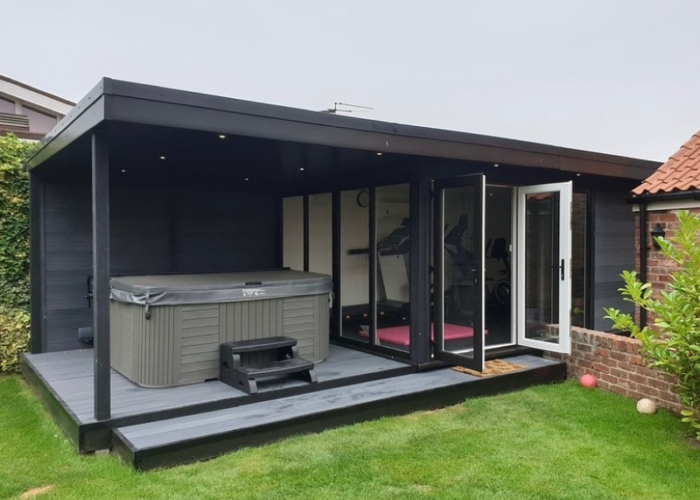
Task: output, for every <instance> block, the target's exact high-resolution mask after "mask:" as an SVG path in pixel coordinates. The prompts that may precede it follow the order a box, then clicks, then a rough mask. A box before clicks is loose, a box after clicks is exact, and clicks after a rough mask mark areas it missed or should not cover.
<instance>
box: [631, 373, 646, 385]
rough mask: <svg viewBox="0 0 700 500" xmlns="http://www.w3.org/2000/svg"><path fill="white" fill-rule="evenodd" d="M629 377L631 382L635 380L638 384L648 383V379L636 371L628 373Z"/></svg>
mask: <svg viewBox="0 0 700 500" xmlns="http://www.w3.org/2000/svg"><path fill="white" fill-rule="evenodd" d="M629 379H630V380H632V381H633V382H637V383H638V384H642V385H649V379H648V378H647V377H645V376H644V375H639V374H638V373H630V374H629Z"/></svg>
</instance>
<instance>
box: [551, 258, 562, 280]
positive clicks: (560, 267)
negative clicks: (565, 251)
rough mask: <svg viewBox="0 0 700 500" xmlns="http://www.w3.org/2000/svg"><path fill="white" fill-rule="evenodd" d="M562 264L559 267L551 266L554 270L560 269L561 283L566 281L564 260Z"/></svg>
mask: <svg viewBox="0 0 700 500" xmlns="http://www.w3.org/2000/svg"><path fill="white" fill-rule="evenodd" d="M560 262H561V263H560V264H559V265H558V266H556V265H554V266H551V268H552V269H559V274H560V276H561V281H564V259H561V261H560Z"/></svg>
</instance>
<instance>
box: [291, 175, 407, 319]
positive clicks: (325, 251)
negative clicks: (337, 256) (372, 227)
mask: <svg viewBox="0 0 700 500" xmlns="http://www.w3.org/2000/svg"><path fill="white" fill-rule="evenodd" d="M360 191H363V190H349V191H342V192H341V212H342V217H341V240H340V241H341V243H340V244H341V250H340V252H341V256H342V261H341V262H342V268H341V272H342V273H343V281H342V284H343V290H342V294H341V296H342V299H343V306H352V305H361V304H367V303H369V281H368V280H369V255H368V254H367V253H366V252H364V253H351V252H350V251H351V250H367V247H368V246H369V243H368V242H369V208H368V207H362V206H360V205H359V204H358V202H357V196H358V194H359V193H360ZM376 208H377V241H381V240H382V239H383V238H385V237H386V236H388V235H389V234H390V233H391V232H392V231H393V230H394V229H396V228H397V227H400V225H401V222H402V221H403V219H404V218H407V217H408V216H409V191H408V189H407V185H396V186H383V187H380V188H377V207H376ZM283 211H284V215H283V220H284V228H283V234H284V247H283V249H284V250H283V262H284V265H285V266H289V267H291V268H293V269H301V266H302V265H303V250H304V249H303V244H304V242H303V234H302V233H303V205H302V200H301V197H293V198H285V200H284V201H283ZM331 214H332V197H331V194H330V193H325V194H318V195H311V196H310V197H309V247H310V248H309V264H310V270H311V271H313V272H319V273H324V274H329V275H330V274H332V246H331V231H332V224H331ZM401 265H402V266H404V267H405V264H404V263H403V261H402V262H401ZM399 293H400V296H401V300H405V301H406V302H408V300H409V298H408V286H407V284H406V286H403V287H402V288H401V290H400V291H399ZM397 300H399V299H397Z"/></svg>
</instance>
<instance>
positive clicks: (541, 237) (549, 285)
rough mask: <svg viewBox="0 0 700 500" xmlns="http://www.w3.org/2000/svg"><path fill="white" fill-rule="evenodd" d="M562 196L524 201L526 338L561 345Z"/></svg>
mask: <svg viewBox="0 0 700 500" xmlns="http://www.w3.org/2000/svg"><path fill="white" fill-rule="evenodd" d="M559 202H560V201H559V193H558V192H551V193H533V194H528V195H527V196H526V201H525V209H526V215H525V231H526V238H525V270H526V274H525V308H526V309H525V324H526V331H525V336H526V338H528V339H534V340H540V341H545V342H552V343H557V342H558V341H559V334H558V329H557V328H554V326H556V325H557V324H558V323H559V307H558V303H559V279H560V273H561V268H560V264H561V261H560V256H559Z"/></svg>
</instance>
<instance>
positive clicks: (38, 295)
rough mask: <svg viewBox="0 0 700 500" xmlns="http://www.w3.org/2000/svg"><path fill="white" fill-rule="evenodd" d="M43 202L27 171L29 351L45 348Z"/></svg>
mask: <svg viewBox="0 0 700 500" xmlns="http://www.w3.org/2000/svg"><path fill="white" fill-rule="evenodd" d="M43 212H44V204H43V186H42V184H41V182H40V181H39V179H38V174H37V173H36V172H31V171H30V172H29V233H30V241H31V246H30V248H29V256H30V257H29V265H30V270H29V276H30V286H31V293H30V307H31V330H32V339H31V351H32V354H37V353H41V352H44V351H45V350H46V343H45V335H44V216H43Z"/></svg>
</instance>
